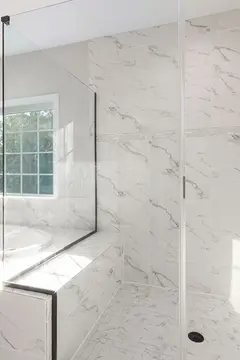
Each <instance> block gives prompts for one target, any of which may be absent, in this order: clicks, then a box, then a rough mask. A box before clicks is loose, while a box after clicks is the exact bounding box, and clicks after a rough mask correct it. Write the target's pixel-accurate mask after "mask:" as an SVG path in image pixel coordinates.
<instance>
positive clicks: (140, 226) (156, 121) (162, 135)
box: [89, 24, 180, 288]
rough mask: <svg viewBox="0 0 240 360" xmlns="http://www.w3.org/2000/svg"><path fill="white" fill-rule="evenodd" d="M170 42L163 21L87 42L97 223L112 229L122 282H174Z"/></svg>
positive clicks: (174, 90)
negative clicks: (94, 117) (94, 116)
mask: <svg viewBox="0 0 240 360" xmlns="http://www.w3.org/2000/svg"><path fill="white" fill-rule="evenodd" d="M166 39H168V41H166ZM177 41H178V38H177V25H176V24H171V25H167V26H160V27H155V28H149V29H145V30H139V31H132V32H129V33H124V34H119V35H116V36H109V37H105V38H100V39H96V40H92V41H90V42H89V53H90V77H91V84H92V86H93V87H94V88H95V89H96V91H97V93H98V128H97V133H98V159H99V167H98V193H99V224H100V227H102V228H105V229H106V228H107V229H112V230H113V231H116V232H118V233H119V234H120V238H121V240H122V243H123V245H124V258H125V260H124V261H125V263H124V278H125V281H131V282H132V281H133V282H138V283H144V284H154V285H159V286H162V287H174V288H175V287H176V286H177V282H178V280H177V279H178V264H177V257H178V237H179V220H180V208H179V198H180V190H179V148H180V142H179V139H180V137H179V131H180V122H179V109H180V103H179V102H180V98H179V89H180V88H179V79H180V78H179V69H178V44H177ZM159 184H161V185H160V186H159Z"/></svg>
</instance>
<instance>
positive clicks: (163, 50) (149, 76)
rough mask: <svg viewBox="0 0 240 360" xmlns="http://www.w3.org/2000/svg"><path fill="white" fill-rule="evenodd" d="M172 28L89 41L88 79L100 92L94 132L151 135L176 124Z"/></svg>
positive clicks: (174, 37) (176, 83) (175, 51)
mask: <svg viewBox="0 0 240 360" xmlns="http://www.w3.org/2000/svg"><path fill="white" fill-rule="evenodd" d="M177 31H178V30H177V26H176V24H171V25H168V26H161V27H155V28H150V29H144V30H140V31H136V32H130V33H124V34H120V35H116V36H109V37H105V38H100V39H95V40H91V41H90V42H89V50H90V76H91V82H92V84H93V85H94V86H95V88H96V89H97V91H98V93H99V95H100V96H99V98H100V101H99V109H98V118H99V120H100V121H99V125H98V131H99V134H118V135H119V134H126V133H141V134H143V135H145V136H149V135H150V136H152V135H153V134H155V133H156V132H157V133H158V132H159V131H161V130H167V129H175V128H176V126H177V124H178V115H179V92H178V86H179V70H178V66H177V61H178V57H177V56H178V45H177V34H178V32H177ZM166 36H168V37H169V41H167V42H166V41H165V38H166ZM160 119H161V121H160Z"/></svg>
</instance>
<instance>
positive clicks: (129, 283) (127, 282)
mask: <svg viewBox="0 0 240 360" xmlns="http://www.w3.org/2000/svg"><path fill="white" fill-rule="evenodd" d="M123 285H133V286H143V287H146V288H153V289H159V290H163V291H169V290H171V291H179V287H176V288H170V287H162V286H158V285H151V284H141V283H137V282H133V281H124V282H123Z"/></svg>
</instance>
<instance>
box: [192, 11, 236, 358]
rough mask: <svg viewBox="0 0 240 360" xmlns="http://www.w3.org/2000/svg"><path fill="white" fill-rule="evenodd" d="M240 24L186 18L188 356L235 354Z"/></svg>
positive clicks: (232, 14)
mask: <svg viewBox="0 0 240 360" xmlns="http://www.w3.org/2000/svg"><path fill="white" fill-rule="evenodd" d="M239 28H240V12H239V10H234V11H229V12H224V13H219V14H215V15H211V16H205V17H202V18H197V19H191V20H188V21H186V35H187V37H186V66H185V72H186V131H185V136H186V179H187V192H186V195H187V196H186V206H187V237H186V240H187V290H188V291H187V320H188V332H189V333H190V332H197V333H199V334H190V335H189V336H190V339H191V340H189V341H188V346H187V350H188V359H189V360H190V359H203V358H204V359H206V360H210V359H219V360H220V359H221V360H222V359H233V360H237V359H239V356H240V341H239V334H240V307H239V304H240V292H239V288H240V268H239V264H240V251H239V250H240V222H239V213H240V192H239V182H240V172H239V168H240V160H239V159H240V127H239V119H240V117H239V116H240V106H239V104H240V86H239V84H240V82H239V79H240V65H239V64H240V45H239V44H240V32H239ZM196 342H201V344H197V343H196Z"/></svg>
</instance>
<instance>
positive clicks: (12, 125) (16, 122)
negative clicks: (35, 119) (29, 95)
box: [5, 114, 23, 132]
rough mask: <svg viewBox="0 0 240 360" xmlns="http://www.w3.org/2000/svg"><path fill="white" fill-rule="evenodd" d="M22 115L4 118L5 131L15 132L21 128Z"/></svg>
mask: <svg viewBox="0 0 240 360" xmlns="http://www.w3.org/2000/svg"><path fill="white" fill-rule="evenodd" d="M22 121H23V114H11V115H7V116H6V117H5V131H7V132H17V131H20V130H21V128H22Z"/></svg>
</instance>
